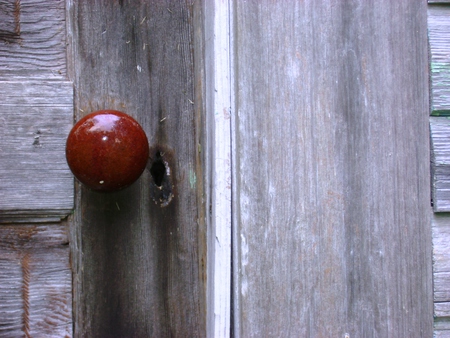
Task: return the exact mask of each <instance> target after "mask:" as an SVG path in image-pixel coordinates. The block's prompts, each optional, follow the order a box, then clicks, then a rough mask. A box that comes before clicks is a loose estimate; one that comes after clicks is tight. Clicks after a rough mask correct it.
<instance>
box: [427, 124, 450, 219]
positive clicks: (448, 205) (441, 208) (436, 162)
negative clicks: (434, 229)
mask: <svg viewBox="0 0 450 338" xmlns="http://www.w3.org/2000/svg"><path fill="white" fill-rule="evenodd" d="M430 132H431V170H432V171H431V173H432V199H433V207H434V211H435V212H449V211H450V118H448V117H431V118H430Z"/></svg>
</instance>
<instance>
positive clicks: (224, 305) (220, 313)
mask: <svg viewBox="0 0 450 338" xmlns="http://www.w3.org/2000/svg"><path fill="white" fill-rule="evenodd" d="M204 8H205V14H204V15H205V26H204V27H205V28H204V31H205V73H206V79H205V89H206V95H205V101H206V102H205V103H206V111H207V112H209V113H208V114H206V117H205V119H206V124H207V129H206V130H207V144H206V146H205V153H206V156H207V157H208V158H207V165H208V167H207V168H206V171H205V172H206V173H211V174H210V175H211V176H210V177H209V175H207V176H206V177H205V183H206V186H207V187H209V189H207V191H206V198H207V201H208V204H209V205H210V208H211V212H210V218H209V224H208V228H209V229H211V231H209V232H208V317H207V325H208V327H207V332H208V334H207V336H208V337H216V338H221V337H224V338H228V337H230V325H231V305H230V304H231V219H232V211H231V172H232V170H231V165H232V161H231V114H230V110H231V100H232V95H231V94H232V89H233V84H232V69H231V67H232V65H231V50H232V46H231V42H230V40H231V39H232V36H231V26H232V24H231V17H232V12H231V11H230V7H229V2H228V1H221V0H217V1H205V2H204Z"/></svg>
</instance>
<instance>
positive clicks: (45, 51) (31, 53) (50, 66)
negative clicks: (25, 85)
mask: <svg viewBox="0 0 450 338" xmlns="http://www.w3.org/2000/svg"><path fill="white" fill-rule="evenodd" d="M12 2H14V3H19V7H18V8H16V12H15V13H13V15H14V20H15V24H16V27H15V28H14V31H15V32H16V34H13V35H12V34H11V33H10V32H9V31H10V30H11V29H13V28H12V27H11V23H10V24H8V26H7V27H5V28H6V30H8V32H6V33H3V32H2V31H1V26H0V79H8V80H9V79H11V77H15V78H25V79H30V78H45V79H58V80H64V79H66V31H65V0H52V1H42V0H20V1H11V0H8V1H6V2H5V3H4V4H3V6H6V7H8V8H10V7H11V6H12V4H11V3H12ZM2 3H3V1H2ZM14 6H16V5H15V4H14ZM0 9H1V8H0ZM18 19H19V20H18ZM7 20H8V22H10V21H11V20H12V18H11V11H10V10H8V13H7ZM0 21H1V17H0ZM8 27H9V28H8Z"/></svg>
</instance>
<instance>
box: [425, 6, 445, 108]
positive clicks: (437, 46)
mask: <svg viewBox="0 0 450 338" xmlns="http://www.w3.org/2000/svg"><path fill="white" fill-rule="evenodd" d="M428 40H429V45H430V72H431V114H432V115H449V114H450V6H448V5H447V6H435V5H434V6H429V8H428Z"/></svg>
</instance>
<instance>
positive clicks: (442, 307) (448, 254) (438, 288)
mask: <svg viewBox="0 0 450 338" xmlns="http://www.w3.org/2000/svg"><path fill="white" fill-rule="evenodd" d="M449 215H450V214H447V213H439V214H434V215H433V227H432V230H433V283H434V303H435V304H434V315H435V317H437V318H438V319H439V318H440V317H450V249H449V246H448V243H449V241H450V217H449Z"/></svg>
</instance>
